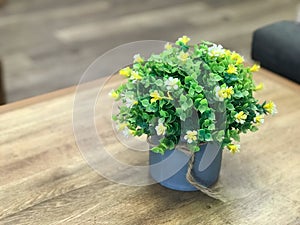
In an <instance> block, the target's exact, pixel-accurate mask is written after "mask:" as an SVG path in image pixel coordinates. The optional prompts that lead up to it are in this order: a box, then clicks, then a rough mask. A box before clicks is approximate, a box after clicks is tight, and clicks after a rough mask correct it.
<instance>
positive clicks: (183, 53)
mask: <svg viewBox="0 0 300 225" xmlns="http://www.w3.org/2000/svg"><path fill="white" fill-rule="evenodd" d="M188 57H189V53H187V52H186V53H185V52H180V54H179V56H178V58H179V59H180V60H181V61H182V62H185V61H186V60H187V59H188Z"/></svg>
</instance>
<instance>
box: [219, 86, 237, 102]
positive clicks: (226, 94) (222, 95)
mask: <svg viewBox="0 0 300 225" xmlns="http://www.w3.org/2000/svg"><path fill="white" fill-rule="evenodd" d="M215 91H216V96H217V98H218V99H219V101H224V99H226V98H231V96H232V95H233V94H234V90H233V87H231V86H230V87H225V88H224V87H222V88H220V87H219V86H218V87H216V89H215Z"/></svg>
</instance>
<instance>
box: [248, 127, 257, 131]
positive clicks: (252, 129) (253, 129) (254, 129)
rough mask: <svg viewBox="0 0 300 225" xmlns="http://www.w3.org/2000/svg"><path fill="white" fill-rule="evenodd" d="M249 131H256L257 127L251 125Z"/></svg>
mask: <svg viewBox="0 0 300 225" xmlns="http://www.w3.org/2000/svg"><path fill="white" fill-rule="evenodd" d="M250 131H252V132H255V131H258V128H257V127H256V126H251V127H250Z"/></svg>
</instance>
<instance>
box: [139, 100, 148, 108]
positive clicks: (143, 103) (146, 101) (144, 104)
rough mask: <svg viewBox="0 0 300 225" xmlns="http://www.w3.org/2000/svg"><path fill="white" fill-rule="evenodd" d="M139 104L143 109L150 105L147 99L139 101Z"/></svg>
mask: <svg viewBox="0 0 300 225" xmlns="http://www.w3.org/2000/svg"><path fill="white" fill-rule="evenodd" d="M141 103H142V106H144V107H147V106H149V105H150V103H149V100H148V99H143V100H142V101H141Z"/></svg>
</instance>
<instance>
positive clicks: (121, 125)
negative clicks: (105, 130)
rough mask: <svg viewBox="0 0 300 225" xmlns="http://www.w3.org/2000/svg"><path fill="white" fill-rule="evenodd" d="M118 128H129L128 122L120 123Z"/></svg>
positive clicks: (120, 129)
mask: <svg viewBox="0 0 300 225" xmlns="http://www.w3.org/2000/svg"><path fill="white" fill-rule="evenodd" d="M117 128H118V130H119V131H122V130H125V128H127V123H120V124H118V127H117Z"/></svg>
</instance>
